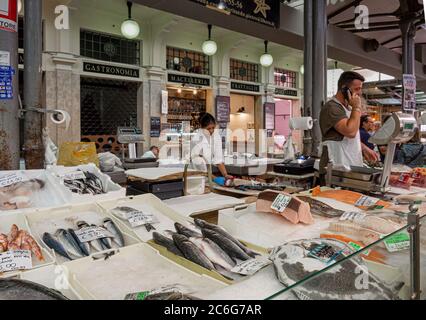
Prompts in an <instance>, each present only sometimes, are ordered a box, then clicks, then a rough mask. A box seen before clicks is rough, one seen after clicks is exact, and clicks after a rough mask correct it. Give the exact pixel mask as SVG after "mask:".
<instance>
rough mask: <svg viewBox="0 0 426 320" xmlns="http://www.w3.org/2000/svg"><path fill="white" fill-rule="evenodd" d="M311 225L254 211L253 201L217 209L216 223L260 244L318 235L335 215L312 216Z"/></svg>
mask: <svg viewBox="0 0 426 320" xmlns="http://www.w3.org/2000/svg"><path fill="white" fill-rule="evenodd" d="M314 220H315V223H314V224H312V225H305V224H297V225H294V224H292V223H290V222H289V221H287V220H286V219H285V218H284V217H282V216H281V215H277V214H272V213H263V212H256V204H255V203H253V204H251V205H248V206H240V207H235V208H232V209H225V210H221V211H219V221H218V224H219V225H220V226H222V227H224V228H226V229H227V230H228V231H229V232H230V233H231V234H232V235H233V236H234V237H236V238H239V239H241V240H244V241H247V242H250V243H253V244H255V245H257V246H260V247H264V248H272V247H275V246H279V245H282V244H284V243H286V242H288V241H293V240H300V239H309V238H318V237H319V236H320V234H321V232H323V231H324V230H326V229H327V228H328V226H329V224H330V222H333V221H338V218H324V217H318V216H314Z"/></svg>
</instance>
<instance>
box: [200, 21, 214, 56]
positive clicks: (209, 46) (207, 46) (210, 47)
mask: <svg viewBox="0 0 426 320" xmlns="http://www.w3.org/2000/svg"><path fill="white" fill-rule="evenodd" d="M208 30H209V39H208V40H206V41H204V43H203V47H202V48H203V52H204V54H205V55H208V56H213V55H214V54H215V53H216V52H217V43H216V42H215V41H213V40H212V39H211V38H212V25H211V24H209V25H208Z"/></svg>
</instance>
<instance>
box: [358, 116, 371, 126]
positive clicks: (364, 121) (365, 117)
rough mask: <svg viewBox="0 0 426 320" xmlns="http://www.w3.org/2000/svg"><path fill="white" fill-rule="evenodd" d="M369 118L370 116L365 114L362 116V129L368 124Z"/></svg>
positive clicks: (360, 124)
mask: <svg viewBox="0 0 426 320" xmlns="http://www.w3.org/2000/svg"><path fill="white" fill-rule="evenodd" d="M368 118H370V116H369V115H368V114H364V115H363V116H361V121H360V123H359V128H360V129H361V128H362V127H363V126H364V123H366V122H368Z"/></svg>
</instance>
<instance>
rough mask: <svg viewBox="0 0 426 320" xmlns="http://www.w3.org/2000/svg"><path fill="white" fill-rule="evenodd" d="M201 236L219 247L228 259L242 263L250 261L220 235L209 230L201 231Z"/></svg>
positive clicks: (234, 245)
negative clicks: (234, 259)
mask: <svg viewBox="0 0 426 320" xmlns="http://www.w3.org/2000/svg"><path fill="white" fill-rule="evenodd" d="M201 232H202V233H203V236H204V237H205V238H208V239H210V240H212V241H213V242H215V243H216V244H217V245H218V246H219V247H221V248H222V249H223V250H224V251H225V252H226V253H227V254H228V255H229V256H230V257H232V258H236V259H240V260H243V261H246V260H249V259H251V257H250V256H249V255H248V254H247V253H245V252H244V250H242V249H241V248H240V247H239V246H238V245H237V244H235V243H234V242H233V241H231V240H230V239H228V238H226V237H224V236H223V235H222V234H220V233H218V232H216V231H215V230H211V229H207V228H205V229H201Z"/></svg>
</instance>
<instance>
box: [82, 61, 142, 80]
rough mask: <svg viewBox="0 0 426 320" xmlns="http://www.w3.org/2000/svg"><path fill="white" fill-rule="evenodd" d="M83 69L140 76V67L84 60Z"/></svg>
mask: <svg viewBox="0 0 426 320" xmlns="http://www.w3.org/2000/svg"><path fill="white" fill-rule="evenodd" d="M83 70H84V71H86V72H93V73H100V74H109V75H112V76H120V77H130V78H139V70H138V69H131V68H123V67H117V66H108V65H104V64H98V63H91V62H84V63H83Z"/></svg>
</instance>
